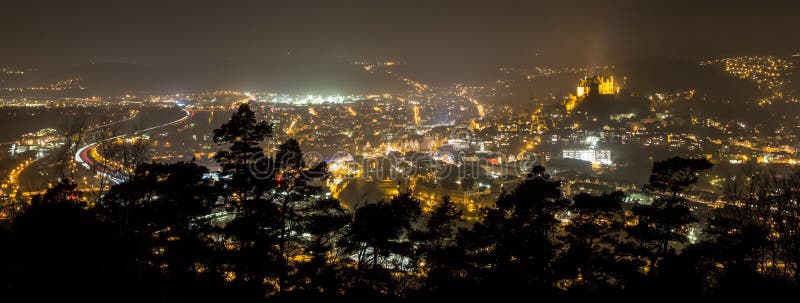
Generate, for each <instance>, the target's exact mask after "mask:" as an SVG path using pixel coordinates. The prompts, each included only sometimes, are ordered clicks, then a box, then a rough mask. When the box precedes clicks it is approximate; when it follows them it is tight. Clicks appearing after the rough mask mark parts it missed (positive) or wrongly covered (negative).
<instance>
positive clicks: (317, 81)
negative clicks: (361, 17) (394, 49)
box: [6, 56, 404, 95]
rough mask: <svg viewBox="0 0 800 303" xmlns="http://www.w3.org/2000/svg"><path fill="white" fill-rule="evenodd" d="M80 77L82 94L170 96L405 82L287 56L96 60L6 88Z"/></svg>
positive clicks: (359, 88) (338, 89) (364, 88)
mask: <svg viewBox="0 0 800 303" xmlns="http://www.w3.org/2000/svg"><path fill="white" fill-rule="evenodd" d="M73 78H80V79H82V81H81V85H82V86H83V87H85V90H84V91H80V92H72V93H73V94H85V95H120V94H127V93H171V92H176V91H195V90H216V89H234V90H262V91H268V90H273V91H277V92H285V93H299V94H360V93H381V92H394V91H397V90H398V89H402V88H404V84H403V83H402V82H400V81H398V80H396V79H395V78H393V77H389V76H387V75H385V74H382V73H375V74H368V73H365V72H364V71H363V69H361V68H360V67H359V66H355V65H352V64H349V63H347V62H345V61H343V60H336V59H305V58H299V57H292V56H286V57H282V58H277V59H271V60H264V61H261V62H237V61H219V62H211V63H208V62H203V63H181V64H173V65H158V66H156V65H139V64H131V63H109V62H100V63H92V64H83V65H78V66H71V67H67V68H62V69H54V70H43V71H39V72H36V73H32V74H31V75H26V77H25V78H24V79H18V80H16V81H17V82H15V83H6V85H22V86H36V85H48V84H49V83H54V82H57V81H61V80H65V79H73Z"/></svg>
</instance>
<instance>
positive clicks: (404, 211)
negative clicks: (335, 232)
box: [341, 193, 422, 296]
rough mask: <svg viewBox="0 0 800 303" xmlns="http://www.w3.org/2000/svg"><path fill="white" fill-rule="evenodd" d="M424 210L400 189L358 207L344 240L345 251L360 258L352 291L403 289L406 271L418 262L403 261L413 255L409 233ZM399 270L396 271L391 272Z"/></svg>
mask: <svg viewBox="0 0 800 303" xmlns="http://www.w3.org/2000/svg"><path fill="white" fill-rule="evenodd" d="M421 213H422V208H421V207H420V203H419V201H418V200H417V199H414V198H413V197H412V196H411V194H410V193H401V194H399V195H397V196H394V197H393V198H392V199H391V200H388V201H385V200H380V201H378V202H376V203H371V204H367V205H364V206H362V207H360V208H358V209H357V210H356V212H355V215H354V217H353V221H352V223H351V224H350V230H349V231H348V234H347V235H346V236H345V238H344V239H343V241H342V244H341V245H342V246H343V248H344V250H345V252H346V253H347V254H349V255H353V256H354V257H355V259H356V260H357V263H356V268H355V272H353V273H352V275H353V277H352V278H351V279H350V280H351V285H350V291H351V292H354V293H358V294H362V295H369V296H379V295H380V294H387V293H391V294H395V295H397V294H399V293H402V291H404V290H405V289H404V287H403V286H404V283H403V282H406V281H407V280H406V279H405V278H407V276H406V273H407V272H408V271H411V270H414V269H415V267H416V265H415V264H410V263H413V262H409V263H404V262H402V261H401V260H402V259H403V258H409V257H411V256H412V243H410V242H409V238H408V236H409V234H410V233H411V232H412V224H413V223H414V222H415V221H416V220H417V218H418V217H419V216H420V214H421ZM392 273H396V275H394V277H393V275H392Z"/></svg>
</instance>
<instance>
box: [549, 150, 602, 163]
mask: <svg viewBox="0 0 800 303" xmlns="http://www.w3.org/2000/svg"><path fill="white" fill-rule="evenodd" d="M561 157H562V158H565V159H577V160H582V161H587V162H591V163H592V164H593V165H611V164H613V163H612V162H611V151H610V150H607V149H594V148H588V149H565V150H563V151H562V152H561Z"/></svg>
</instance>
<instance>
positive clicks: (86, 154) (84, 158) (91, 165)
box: [75, 108, 195, 184]
mask: <svg viewBox="0 0 800 303" xmlns="http://www.w3.org/2000/svg"><path fill="white" fill-rule="evenodd" d="M182 110H183V111H184V113H185V115H184V116H183V117H182V118H180V119H178V120H175V121H171V122H167V123H164V124H161V125H156V126H153V127H149V128H145V129H141V130H138V131H135V132H132V133H127V134H122V135H118V136H114V137H111V138H105V139H103V140H100V141H96V142H92V143H89V144H87V145H85V146H83V147H81V148H79V149H78V151H77V152H76V153H75V163H79V164H81V165H83V167H85V168H86V169H89V170H94V171H96V172H97V174H99V175H100V176H103V177H107V178H108V180H110V181H111V182H113V183H114V184H119V183H122V182H124V179H123V177H122V176H121V174H119V173H116V172H114V170H113V169H111V168H109V167H107V166H105V165H104V164H102V163H99V161H97V160H96V159H93V158H92V155H91V154H92V153H91V150H92V149H93V148H95V147H97V146H98V145H99V144H102V143H104V142H108V141H112V140H116V139H119V138H124V137H129V136H131V135H135V136H141V135H142V134H143V133H146V132H149V131H152V130H156V129H159V128H163V127H167V126H171V125H176V124H180V123H184V122H186V121H189V120H190V119H192V118H194V115H195V112H194V109H191V108H183V109H182Z"/></svg>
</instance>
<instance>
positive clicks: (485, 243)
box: [458, 166, 569, 297]
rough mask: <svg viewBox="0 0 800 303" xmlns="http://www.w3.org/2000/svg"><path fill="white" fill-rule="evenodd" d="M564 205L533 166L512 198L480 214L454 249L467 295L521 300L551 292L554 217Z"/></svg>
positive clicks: (556, 185)
mask: <svg viewBox="0 0 800 303" xmlns="http://www.w3.org/2000/svg"><path fill="white" fill-rule="evenodd" d="M568 204H569V200H568V199H566V198H565V197H564V196H563V193H562V191H561V182H560V181H557V180H553V179H551V178H550V176H549V175H547V174H546V173H545V172H544V168H542V167H539V166H537V167H534V168H533V169H532V170H531V174H530V176H529V178H527V179H526V180H524V182H522V183H521V184H520V185H519V186H518V187H517V188H516V189H515V190H514V191H513V192H511V193H503V194H502V195H501V196H500V198H499V199H498V200H497V203H496V207H494V208H488V209H484V215H483V218H482V219H481V220H480V221H479V222H477V223H475V224H474V226H473V228H472V230H465V231H462V232H461V233H460V234H459V241H458V243H459V246H460V247H462V248H463V249H465V250H466V253H467V262H468V264H467V266H468V267H467V269H466V275H468V276H469V278H470V280H472V281H473V283H477V284H476V285H475V286H476V287H475V288H474V289H472V290H473V291H480V290H481V289H483V290H486V289H494V290H502V291H504V292H505V293H509V294H513V295H518V296H522V297H530V296H536V295H545V294H547V293H549V292H551V291H553V289H552V285H553V284H554V283H553V282H554V280H553V277H554V274H553V272H552V270H551V267H550V264H551V262H553V260H554V258H555V256H556V253H557V248H558V243H557V242H556V241H555V240H556V239H555V232H556V228H557V227H558V220H556V215H558V214H560V213H561V212H562V211H563V210H564V209H565V207H566V206H567V205H568Z"/></svg>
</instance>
